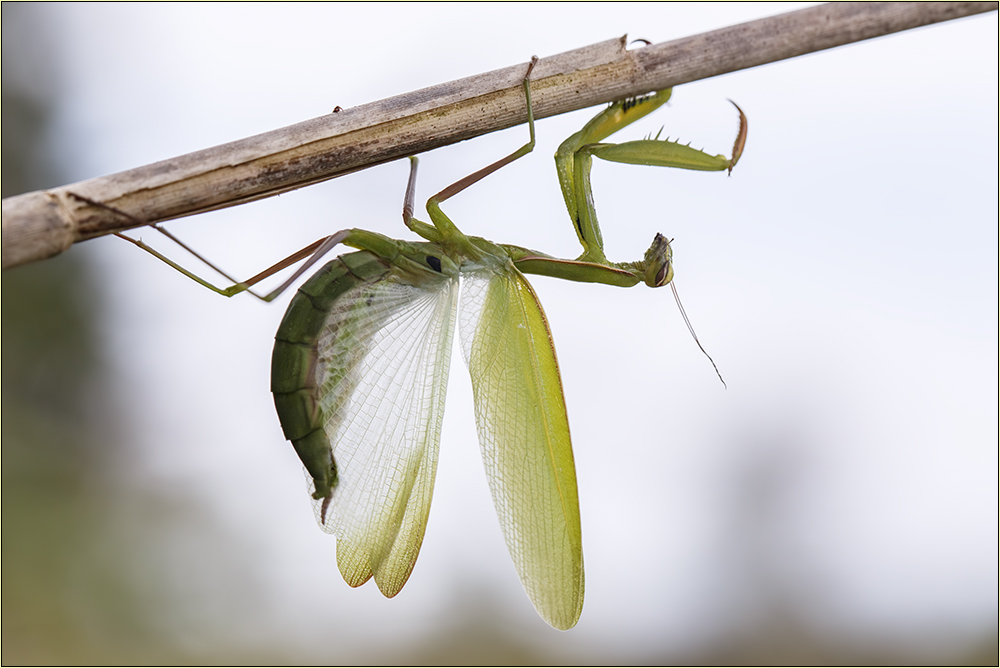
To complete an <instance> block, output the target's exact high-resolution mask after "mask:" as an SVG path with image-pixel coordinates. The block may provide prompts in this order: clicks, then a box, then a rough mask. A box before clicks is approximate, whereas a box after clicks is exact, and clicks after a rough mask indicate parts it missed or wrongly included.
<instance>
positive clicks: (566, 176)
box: [555, 88, 747, 263]
mask: <svg viewBox="0 0 1000 668" xmlns="http://www.w3.org/2000/svg"><path fill="white" fill-rule="evenodd" d="M671 90H672V89H670V88H667V89H665V90H662V91H658V92H656V93H652V94H650V95H647V96H645V97H640V98H634V99H627V100H622V101H620V102H614V103H612V104H611V105H610V106H608V108H607V109H605V110H604V111H602V112H601V113H600V114H598V115H597V116H595V117H594V118H593V119H592V120H591V121H590V122H589V123H587V125H585V126H584V127H583V129H582V130H580V131H579V132H577V133H576V134H574V135H572V136H571V137H570V138H569V139H567V140H566V141H564V142H563V143H562V144H561V145H560V146H559V149H558V150H557V151H556V156H555V159H556V172H557V173H558V175H559V185H560V187H561V188H562V192H563V199H564V200H565V202H566V209H567V210H568V211H569V216H570V219H571V220H572V221H573V228H574V229H575V230H576V234H577V238H578V239H579V241H580V244H581V245H582V246H583V254H582V255H580V257H579V258H577V259H578V260H580V261H584V262H596V263H603V262H605V261H606V258H605V256H604V240H603V238H602V236H601V228H600V225H599V224H598V222H597V212H596V210H595V208H594V199H593V194H592V189H591V185H590V169H591V164H592V159H591V156H596V157H598V158H601V159H602V160H609V161H612V162H624V163H629V164H635V165H652V166H658V167H677V168H679V169H692V170H699V171H722V170H725V169H728V170H729V171H730V172H731V171H732V169H733V167H735V166H736V163H737V161H738V160H739V159H740V155H742V153H743V146H744V144H745V143H746V137H747V120H746V116H745V115H744V114H743V111H742V110H741V109H740V108H739V106H737V105H736V103H735V102H734V103H733V105H734V106H736V109H737V110H738V111H739V114H740V129H739V132H738V134H737V137H736V142H735V144H734V146H733V156H732V158H726V157H725V156H724V155H715V156H712V155H709V154H707V153H705V152H704V151H699V150H698V149H693V148H691V147H690V146H688V145H684V144H681V143H680V142H675V141H670V140H660V139H659V135H657V137H656V138H653V139H642V140H638V141H630V142H625V143H622V144H604V143H600V142H601V140H603V139H604V138H606V137H608V136H610V135H612V134H614V133H615V132H618V131H619V130H621V129H622V128H624V127H625V126H627V125H629V124H631V123H634V122H635V121H637V120H639V119H640V118H642V117H644V116H646V115H647V114H649V113H650V112H652V111H654V110H656V109H658V108H659V107H660V106H662V105H663V104H664V103H666V102H667V100H669V99H670V95H671Z"/></svg>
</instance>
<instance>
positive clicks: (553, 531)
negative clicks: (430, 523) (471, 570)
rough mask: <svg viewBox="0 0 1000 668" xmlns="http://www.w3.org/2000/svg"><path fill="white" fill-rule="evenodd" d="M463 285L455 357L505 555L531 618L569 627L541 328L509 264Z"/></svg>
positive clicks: (575, 558) (576, 582)
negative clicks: (469, 398)
mask: <svg viewBox="0 0 1000 668" xmlns="http://www.w3.org/2000/svg"><path fill="white" fill-rule="evenodd" d="M462 282H463V292H462V310H461V313H462V315H461V336H462V352H463V355H464V356H465V360H466V363H467V364H468V365H469V373H470V374H471V376H472V391H473V394H474V397H475V404H476V424H477V427H478V430H479V444H480V447H481V448H482V453H483V463H484V465H485V467H486V475H487V478H488V479H489V483H490V489H491V491H492V493H493V502H494V504H495V506H496V509H497V515H498V516H499V518H500V526H501V527H502V528H503V534H504V538H505V540H506V541H507V549H508V550H510V556H511V558H512V559H513V560H514V565H515V567H516V568H517V572H518V575H519V576H520V578H521V584H522V585H524V589H525V590H526V591H527V593H528V597H529V598H530V599H531V602H532V604H534V606H535V609H536V610H537V611H538V613H539V614H540V615H541V616H542V618H543V619H545V621H547V622H548V623H549V624H551V625H552V626H554V627H555V628H558V629H568V628H571V627H572V626H574V625H575V624H576V622H577V620H578V619H579V618H580V611H581V609H582V608H583V547H582V541H581V534H580V509H579V503H578V500H577V491H576V471H575V468H574V465H573V450H572V447H571V445H570V437H569V422H568V420H567V418H566V404H565V402H564V400H563V392H562V381H561V380H560V378H559V367H558V365H557V363H556V355H555V349H554V348H553V346H552V337H551V335H550V333H549V327H548V323H547V322H546V320H545V314H544V313H543V312H542V308H541V306H540V305H539V303H538V298H537V297H536V296H535V293H534V291H533V290H532V288H531V285H530V284H529V283H528V281H527V280H526V279H525V278H524V276H523V275H522V274H521V273H520V272H519V271H517V269H515V268H514V267H513V265H510V264H509V263H508V264H507V265H506V266H502V267H500V268H499V269H497V270H482V271H478V272H475V273H470V274H465V273H463V274H462Z"/></svg>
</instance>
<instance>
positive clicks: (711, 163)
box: [80, 58, 747, 630]
mask: <svg viewBox="0 0 1000 668" xmlns="http://www.w3.org/2000/svg"><path fill="white" fill-rule="evenodd" d="M536 62H537V59H535V58H533V59H532V61H531V63H530V64H529V66H528V71H527V73H526V74H525V76H524V79H523V81H522V87H523V90H524V96H525V102H526V106H527V117H528V132H529V141H528V142H527V143H526V144H524V145H523V146H522V147H520V148H519V149H518V150H516V151H514V152H513V153H511V154H510V155H508V156H506V157H504V158H502V159H501V160H498V161H496V162H494V163H492V164H490V165H488V166H486V167H484V168H483V169H481V170H479V171H477V172H475V173H473V174H471V175H469V176H467V177H465V178H463V179H461V180H459V181H457V182H456V183H454V184H452V185H450V186H448V187H447V188H445V189H444V190H442V191H441V192H439V193H437V194H436V195H434V196H433V197H431V198H430V199H429V200H428V202H427V207H426V209H427V213H428V215H429V217H430V220H431V223H425V222H421V221H420V220H418V219H417V218H415V217H414V215H413V210H414V209H413V206H414V200H415V192H416V175H417V164H418V161H417V158H415V157H411V158H410V175H409V181H408V183H407V187H406V194H405V198H404V205H403V222H404V223H405V225H406V226H407V227H408V228H409V229H410V230H411V231H412V232H414V233H415V234H416V235H418V236H419V237H420V238H421V239H423V241H420V242H407V241H399V240H394V239H390V238H388V237H386V236H383V235H381V234H378V233H375V232H368V231H365V230H360V229H348V230H342V231H340V232H337V233H335V234H333V235H331V236H329V237H327V238H325V239H321V240H320V241H318V242H316V243H314V244H313V245H311V246H309V247H308V248H306V249H303V250H302V251H300V252H299V253H296V254H294V255H293V256H291V257H289V258H287V259H286V260H283V261H281V262H279V263H278V264H276V265H275V266H274V267H271V268H270V269H268V270H265V271H264V272H261V273H260V274H258V275H257V276H255V277H253V278H251V279H248V280H247V281H243V282H240V283H235V284H234V285H232V286H230V287H229V288H225V289H221V288H217V287H215V286H214V285H211V284H210V283H208V282H207V281H204V280H202V279H201V278H199V277H197V276H195V275H194V274H192V273H191V272H189V271H187V270H186V269H184V268H182V267H180V266H178V265H177V264H175V263H174V262H172V261H171V260H169V259H167V258H166V257H164V256H162V255H161V254H159V253H158V252H156V251H155V250H153V249H151V248H149V247H148V246H146V245H145V244H144V243H142V242H141V241H138V240H134V239H131V238H129V237H125V236H123V235H119V236H122V238H124V239H126V240H128V241H130V242H132V243H134V244H136V245H138V246H139V247H140V248H142V249H143V250H146V251H148V252H150V253H152V254H154V255H155V256H156V257H158V258H160V259H161V260H163V261H165V262H167V263H168V264H170V265H171V266H173V267H174V268H176V269H178V270H179V271H181V272H182V273H184V274H185V275H187V276H189V277H190V278H192V279H194V280H196V281H198V282H199V283H201V284H202V285H205V286H206V287H208V288H210V289H212V290H214V291H216V292H219V293H221V294H223V295H226V296H233V295H235V294H238V293H240V292H243V291H248V290H249V288H250V287H251V286H253V285H254V284H256V283H257V282H258V281H260V280H262V279H263V278H266V277H267V276H269V275H271V274H273V273H274V272H276V271H278V270H279V269H282V268H284V267H287V266H289V265H291V264H293V263H294V262H296V261H299V260H302V259H305V258H307V257H308V260H307V261H306V262H305V263H304V264H303V265H302V266H301V267H300V268H299V269H298V270H297V271H296V272H295V273H294V275H293V276H292V277H291V278H289V279H288V280H287V281H285V282H284V283H283V284H282V285H280V286H279V287H278V288H277V289H275V290H274V291H273V292H271V293H269V294H267V295H264V296H262V295H256V293H253V294H255V295H256V296H258V297H260V298H261V299H264V300H266V301H271V300H272V299H274V298H275V297H277V296H278V295H279V294H280V293H281V292H283V291H284V290H285V289H286V288H287V287H289V285H291V284H292V282H294V281H295V280H296V279H297V278H298V277H299V276H300V275H302V274H303V273H304V272H305V271H307V270H308V269H309V267H310V266H311V265H312V264H314V263H315V262H316V261H318V260H319V258H320V257H321V256H322V255H323V254H325V253H326V252H328V251H329V250H331V249H332V248H334V247H335V246H337V245H339V244H344V245H346V246H349V247H351V248H354V249H356V250H355V251H354V252H351V253H347V254H345V255H342V256H340V257H338V258H336V259H335V260H333V261H331V262H329V263H328V264H326V265H325V266H324V267H322V268H321V269H320V270H319V271H317V272H316V273H315V274H314V275H313V276H312V277H311V278H310V279H308V280H307V281H306V282H305V283H304V284H303V285H302V287H300V288H299V290H298V292H297V294H296V295H295V296H294V297H293V298H292V300H291V303H290V304H289V306H288V309H287V311H286V313H285V316H284V318H283V320H282V322H281V325H280V326H279V328H278V332H277V334H276V336H275V345H274V352H273V356H272V373H271V391H272V393H273V396H274V402H275V407H276V410H277V413H278V418H279V420H280V422H281V427H282V430H283V432H284V435H285V437H286V438H287V439H288V440H289V441H291V443H292V445H293V447H294V448H295V451H296V453H297V454H298V456H299V458H300V459H301V461H302V463H303V465H304V466H305V469H306V471H307V474H308V476H309V478H310V481H311V484H310V485H311V495H312V498H313V500H314V506H315V512H316V516H317V520H318V521H319V523H320V525H321V526H322V528H323V529H324V530H325V531H327V532H329V533H333V534H335V535H336V537H337V563H338V566H339V569H340V572H341V574H342V576H343V577H344V579H345V581H346V582H347V583H348V584H349V585H351V586H352V587H357V586H360V585H362V584H364V583H365V582H367V581H368V580H370V579H373V578H374V580H375V583H376V585H377V586H378V588H379V590H380V591H381V592H382V593H383V594H384V595H385V596H387V597H392V596H395V595H396V594H397V593H399V591H400V590H401V589H402V587H403V585H404V584H405V583H406V581H407V579H408V578H409V577H410V574H411V572H412V570H413V567H414V564H415V563H416V559H417V556H418V554H419V551H420V547H421V544H422V541H423V536H424V531H425V528H426V526H427V520H428V516H429V512H430V504H431V497H432V495H433V489H434V478H435V473H436V469H437V462H438V447H439V441H440V435H441V425H442V422H443V418H444V405H445V394H446V390H447V385H448V371H449V365H450V359H451V350H452V343H453V335H454V331H455V328H456V324H457V326H458V329H459V331H460V338H461V345H462V354H463V357H464V359H465V362H466V364H467V366H468V369H469V374H470V376H471V379H472V389H473V397H474V403H475V416H476V424H477V431H478V435H479V442H480V447H481V451H482V457H483V462H484V465H485V468H486V474H487V478H488V481H489V486H490V490H491V493H492V496H493V501H494V504H495V507H496V510H497V515H498V516H499V519H500V525H501V528H502V530H503V535H504V539H505V541H506V544H507V547H508V550H509V552H510V555H511V558H512V559H513V561H514V565H515V568H516V570H517V573H518V575H519V577H520V580H521V583H522V585H523V586H524V589H525V591H526V592H527V594H528V597H529V599H530V600H531V602H532V604H533V605H534V607H535V609H536V610H537V611H538V613H539V615H540V616H541V617H542V618H543V619H544V620H545V621H546V622H548V623H549V624H550V625H551V626H553V627H554V628H556V629H561V630H566V629H569V628H572V627H573V626H575V625H576V623H577V621H578V620H579V617H580V613H581V611H582V607H583V597H584V569H583V547H582V536H581V528H580V512H579V502H578V494H577V484H576V473H575V466H574V460H573V451H572V446H571V442H570V432H569V421H568V417H567V412H566V405H565V401H564V398H563V390H562V381H561V380H560V375H559V367H558V364H557V361H556V353H555V348H554V346H553V340H552V334H551V331H550V329H549V325H548V322H547V320H546V318H545V314H544V312H543V311H542V307H541V304H540V303H539V301H538V297H537V296H536V294H535V292H534V290H533V289H532V287H531V284H530V283H529V282H528V280H527V279H526V278H525V274H538V275H543V276H551V277H555V278H561V279H564V280H570V281H577V282H584V283H604V284H607V285H613V286H619V287H631V286H634V285H637V284H638V283H645V284H646V285H648V286H650V287H662V286H664V285H667V284H670V283H671V280H672V278H673V265H672V251H671V247H670V242H669V241H668V240H667V239H666V238H665V237H664V236H662V235H660V234H657V235H656V237H655V238H654V240H653V243H652V244H651V245H650V247H649V249H648V250H647V251H646V253H645V255H644V257H643V258H642V259H641V260H639V261H636V262H624V263H615V262H610V261H609V260H608V259H607V258H606V257H605V254H604V242H603V239H602V236H601V230H600V226H599V224H598V221H597V215H596V211H595V207H594V201H593V196H592V193H591V184H590V171H591V166H592V162H593V158H594V157H598V158H601V159H603V160H609V161H612V162H621V163H628V164H639V165H653V166H665V167H677V168H681V169H691V170H703V171H724V170H728V171H730V172H731V171H732V168H733V167H734V166H735V165H736V163H737V161H738V160H739V158H740V156H741V154H742V152H743V147H744V144H745V142H746V137H747V120H746V116H745V115H744V114H743V111H742V110H740V108H739V107H738V106H736V105H735V103H733V104H734V106H736V109H737V111H738V112H739V118H740V128H739V133H738V136H737V139H736V142H735V144H734V147H733V152H732V157H731V158H726V157H725V156H723V155H715V156H712V155H709V154H707V153H705V152H704V151H701V150H697V149H693V148H691V147H690V146H686V145H682V144H680V143H679V142H675V141H670V140H660V139H659V136H658V135H657V137H654V138H647V139H643V140H638V141H630V142H625V143H622V144H611V143H604V142H603V140H604V139H606V138H607V137H608V136H610V135H611V134H613V133H615V132H617V131H618V130H620V129H622V128H624V127H625V126H627V125H629V124H631V123H633V122H635V121H636V120H638V119H640V118H642V117H644V116H646V115H647V114H649V113H650V112H652V111H654V110H656V109H657V108H658V107H660V106H662V105H663V104H664V103H666V102H667V100H669V99H670V95H671V90H670V89H666V90H661V91H658V92H655V93H652V94H650V95H648V96H644V97H639V98H629V99H627V100H624V101H620V102H616V103H613V104H611V105H610V106H608V107H607V108H606V109H605V110H603V111H602V112H601V113H599V114H598V115H597V116H595V117H594V118H593V119H592V120H591V121H590V122H589V123H587V124H586V125H585V126H584V128H583V129H582V130H580V131H579V132H577V133H576V134H574V135H572V136H571V137H570V138H569V139H567V140H566V141H565V142H563V143H562V145H561V146H560V147H559V149H558V151H557V152H556V155H555V161H556V169H557V172H558V177H559V184H560V187H561V189H562V194H563V198H564V200H565V204H566V208H567V210H568V212H569V216H570V219H571V221H572V223H573V228H574V230H575V231H576V235H577V238H578V240H579V241H580V244H581V245H582V246H583V252H582V254H581V255H580V256H579V257H577V258H575V259H572V260H569V259H559V258H555V257H551V256H549V255H546V254H544V253H540V252H537V251H534V250H530V249H526V248H522V247H519V246H514V245H510V244H497V243H494V242H492V241H489V240H487V239H484V238H481V237H475V236H467V235H465V234H464V233H462V232H461V231H460V230H459V229H458V228H457V227H456V226H455V224H454V223H453V222H452V221H451V220H450V219H449V218H448V217H447V216H446V215H445V213H444V212H443V211H442V210H441V207H440V205H441V204H442V203H443V202H444V201H446V200H448V199H449V198H451V197H453V196H455V195H457V194H459V193H460V192H462V191H464V190H465V189H466V188H468V187H469V186H471V185H473V184H475V183H477V182H478V181H480V180H481V179H483V178H485V177H486V176H488V175H490V174H492V173H493V172H495V171H497V170H498V169H500V168H501V167H504V166H505V165H508V164H510V163H511V162H514V161H515V160H517V159H519V158H521V157H523V156H525V155H527V154H528V153H530V152H531V151H532V149H533V148H534V145H535V124H534V115H533V111H532V105H531V85H530V76H531V71H532V69H533V67H534V65H535V63H536ZM80 199H84V200H86V198H83V197H80ZM86 201H88V202H89V201H90V200H86ZM91 203H92V204H98V203H96V202H91ZM123 215H127V214H123ZM154 227H155V226H154ZM156 229H158V230H160V231H163V232H165V230H162V229H161V228H159V227H157V228H156ZM165 233H166V232H165ZM168 236H171V238H174V237H173V236H172V235H168ZM175 241H176V239H175ZM182 245H183V244H182ZM185 248H186V246H185ZM198 257H199V258H200V256H198ZM210 266H211V265H210ZM223 275H225V274H223ZM227 278H229V277H228V276H227ZM230 280H234V279H231V278H230ZM675 294H676V292H675ZM678 303H679V302H678ZM682 313H683V310H682ZM685 321H687V318H686V316H685ZM689 327H690V325H689ZM692 333H693V330H692ZM696 341H697V338H696ZM699 347H700V343H699ZM713 364H714V363H713Z"/></svg>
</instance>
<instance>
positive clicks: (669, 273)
mask: <svg viewBox="0 0 1000 668" xmlns="http://www.w3.org/2000/svg"><path fill="white" fill-rule="evenodd" d="M672 258H673V251H672V250H671V249H670V242H669V241H668V240H667V238H666V237H665V236H663V235H662V234H659V233H657V235H656V236H655V237H654V238H653V243H652V245H650V247H649V250H647V251H646V256H645V258H644V259H643V264H644V265H645V266H646V271H645V273H644V275H643V280H644V281H645V282H646V285H648V286H649V287H651V288H661V287H663V286H664V285H666V284H667V283H669V282H670V281H671V280H673V278H674V265H673V262H672V261H671V260H672Z"/></svg>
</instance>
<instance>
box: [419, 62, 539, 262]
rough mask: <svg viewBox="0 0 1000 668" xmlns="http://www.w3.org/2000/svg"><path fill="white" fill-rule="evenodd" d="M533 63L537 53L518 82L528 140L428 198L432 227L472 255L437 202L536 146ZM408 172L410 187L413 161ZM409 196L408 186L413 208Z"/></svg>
mask: <svg viewBox="0 0 1000 668" xmlns="http://www.w3.org/2000/svg"><path fill="white" fill-rule="evenodd" d="M536 63H538V57H537V56H532V57H531V62H530V63H529V64H528V71H527V72H525V74H524V79H523V80H522V82H521V85H522V86H523V88H524V98H525V101H526V103H527V107H528V135H529V139H528V143H527V144H525V145H524V146H522V147H521V148H519V149H517V150H516V151H514V152H513V153H511V154H510V155H508V156H506V157H504V158H501V159H500V160H497V161H496V162H494V163H491V164H489V165H487V166H486V167H483V168H482V169H480V170H479V171H477V172H474V173H472V174H469V175H468V176H466V177H465V178H463V179H460V180H458V181H456V182H455V183H453V184H451V185H450V186H448V187H447V188H445V189H444V190H442V191H441V192H439V193H438V194H436V195H434V196H433V197H431V198H430V199H429V200H427V213H429V214H430V217H431V221H432V222H433V223H434V226H435V227H436V228H437V230H438V232H439V233H440V235H442V236H443V237H444V238H448V239H453V240H455V241H456V242H457V243H459V244H461V245H462V246H463V250H466V251H469V252H470V253H472V255H473V256H475V255H478V251H476V249H475V247H474V246H472V244H471V243H469V242H468V239H467V237H465V235H464V234H462V233H461V232H460V231H459V230H458V228H457V227H455V224H454V223H453V222H451V220H450V219H449V218H448V217H447V216H446V215H444V213H443V212H442V211H441V207H440V204H441V202H444V201H445V200H447V199H449V198H451V197H454V196H455V195H457V194H458V193H460V192H462V191H463V190H465V189H466V188H468V187H469V186H471V185H473V184H474V183H478V182H479V181H481V180H482V179H484V178H486V177H487V176H489V175H490V174H492V173H493V172H495V171H497V170H498V169H500V168H501V167H505V166H506V165H509V164H510V163H512V162H514V161H515V160H517V159H518V158H522V157H524V156H526V155H528V154H529V153H531V151H532V150H533V149H534V148H535V115H534V112H533V111H532V109H531V82H530V79H531V71H532V70H533V69H535V64H536ZM411 160H415V158H411ZM410 174H411V176H410V178H411V183H410V185H411V186H413V184H414V183H415V179H416V165H415V164H414V166H413V168H412V170H411V173H410ZM411 196H412V193H411V188H409V187H408V188H407V198H408V201H409V205H410V210H411V211H412V209H413V207H412V199H411ZM403 218H404V220H405V219H406V209H405V206H404V212H403ZM411 218H412V216H411ZM411 229H414V231H417V230H416V229H415V228H413V227H412V226H411ZM425 238H427V239H428V240H430V241H437V240H438V239H440V238H441V237H438V239H435V238H432V237H430V236H425ZM462 240H465V241H464V242H463V241H462Z"/></svg>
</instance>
